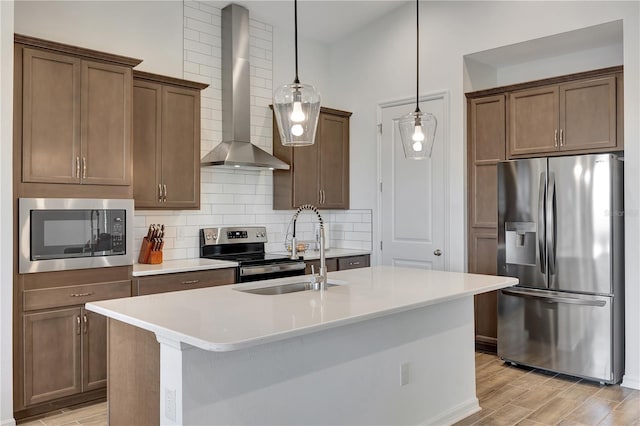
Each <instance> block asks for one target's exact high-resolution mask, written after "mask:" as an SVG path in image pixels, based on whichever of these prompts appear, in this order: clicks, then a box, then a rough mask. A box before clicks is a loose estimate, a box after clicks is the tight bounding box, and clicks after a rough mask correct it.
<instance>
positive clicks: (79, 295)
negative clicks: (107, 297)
mask: <svg viewBox="0 0 640 426" xmlns="http://www.w3.org/2000/svg"><path fill="white" fill-rule="evenodd" d="M92 294H93V291H89V292H87V293H71V294H70V295H69V297H87V296H91V295H92Z"/></svg>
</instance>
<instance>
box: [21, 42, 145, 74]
mask: <svg viewBox="0 0 640 426" xmlns="http://www.w3.org/2000/svg"><path fill="white" fill-rule="evenodd" d="M13 41H14V42H15V43H20V44H22V45H25V46H30V47H37V48H40V49H46V50H50V51H53V52H59V53H65V54H68V55H76V56H81V57H83V58H86V59H93V60H96V61H101V62H109V63H112V64H117V65H125V66H129V67H135V66H136V65H138V64H140V63H141V62H142V59H136V58H130V57H128V56H121V55H115V54H113V53H106V52H100V51H98V50H93V49H87V48H84V47H78V46H73V45H71V44H64V43H58V42H56V41H51V40H43V39H41V38H36V37H31V36H27V35H23V34H14V37H13Z"/></svg>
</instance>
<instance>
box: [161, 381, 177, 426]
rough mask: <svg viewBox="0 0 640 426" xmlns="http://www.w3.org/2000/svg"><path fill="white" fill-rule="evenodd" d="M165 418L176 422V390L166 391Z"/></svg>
mask: <svg viewBox="0 0 640 426" xmlns="http://www.w3.org/2000/svg"><path fill="white" fill-rule="evenodd" d="M164 416H165V417H166V418H167V419H169V420H173V421H174V422H175V421H176V390H175V389H166V388H165V390H164Z"/></svg>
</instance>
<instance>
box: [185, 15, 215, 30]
mask: <svg viewBox="0 0 640 426" xmlns="http://www.w3.org/2000/svg"><path fill="white" fill-rule="evenodd" d="M184 22H185V26H186V28H189V29H190V30H195V31H199V32H201V33H205V34H219V33H220V25H219V23H218V24H217V25H215V24H211V23H207V22H202V21H200V20H198V19H193V18H189V17H186V16H185V18H184Z"/></svg>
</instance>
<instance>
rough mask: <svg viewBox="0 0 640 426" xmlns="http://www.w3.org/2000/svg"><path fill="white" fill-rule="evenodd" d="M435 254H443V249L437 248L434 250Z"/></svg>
mask: <svg viewBox="0 0 640 426" xmlns="http://www.w3.org/2000/svg"><path fill="white" fill-rule="evenodd" d="M433 254H435V255H436V256H442V251H441V250H440V249H435V250H434V251H433Z"/></svg>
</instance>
